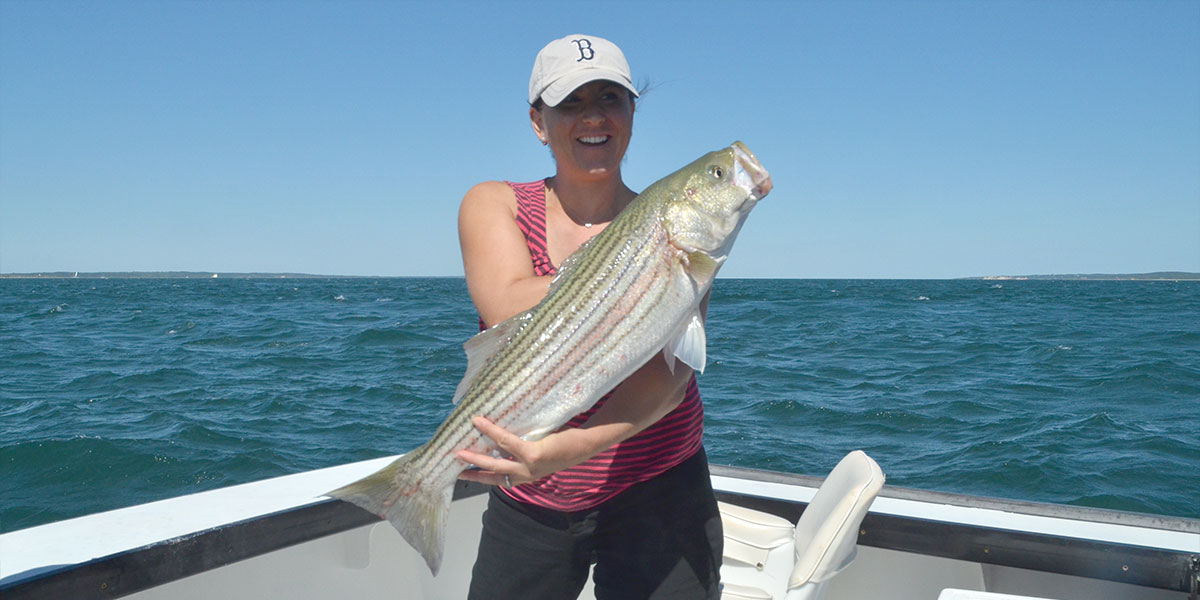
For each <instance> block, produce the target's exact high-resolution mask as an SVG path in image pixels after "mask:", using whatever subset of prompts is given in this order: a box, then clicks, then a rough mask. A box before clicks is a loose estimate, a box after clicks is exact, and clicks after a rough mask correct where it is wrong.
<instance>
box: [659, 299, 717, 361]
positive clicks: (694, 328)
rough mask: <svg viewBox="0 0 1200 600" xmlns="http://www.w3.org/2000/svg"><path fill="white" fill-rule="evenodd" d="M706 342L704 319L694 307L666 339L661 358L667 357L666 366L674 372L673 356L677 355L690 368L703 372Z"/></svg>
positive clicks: (706, 358)
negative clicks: (688, 315)
mask: <svg viewBox="0 0 1200 600" xmlns="http://www.w3.org/2000/svg"><path fill="white" fill-rule="evenodd" d="M707 343H708V342H707V336H706V335H705V333H704V319H702V318H700V310H699V309H696V310H694V311H692V314H691V316H690V317H688V318H687V319H684V321H683V323H681V324H680V325H679V329H677V330H676V331H675V333H674V334H672V335H671V337H670V339H668V340H667V345H666V347H664V348H663V358H665V359H667V368H668V369H670V370H671V373H674V372H675V358H676V357H678V358H679V360H681V361H683V364H685V365H687V366H689V367H691V368H692V370H694V371H696V372H697V373H703V372H704V366H705V363H706V362H707V361H708V349H707Z"/></svg>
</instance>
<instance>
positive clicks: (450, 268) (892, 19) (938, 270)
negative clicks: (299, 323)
mask: <svg viewBox="0 0 1200 600" xmlns="http://www.w3.org/2000/svg"><path fill="white" fill-rule="evenodd" d="M571 33H586V34H593V35H600V36H603V37H607V38H609V39H611V40H613V41H615V42H617V43H618V44H619V45H620V46H621V47H622V48H623V49H624V51H625V54H626V56H627V57H628V58H629V61H630V63H631V66H632V68H633V72H634V79H635V81H637V82H639V83H648V84H649V85H650V90H649V92H647V93H646V94H645V95H644V97H643V100H642V101H641V103H640V104H639V106H638V110H637V115H636V118H635V125H634V131H635V132H634V138H633V143H632V145H631V146H630V150H629V154H628V159H627V162H626V164H625V178H626V181H627V182H628V183H629V184H630V185H631V186H632V187H634V188H635V189H641V188H643V187H645V186H646V185H648V184H650V183H651V182H653V181H654V180H655V179H657V178H659V177H661V176H663V175H666V174H667V173H669V172H671V171H673V170H675V169H676V168H678V167H680V166H682V165H683V164H686V163H687V162H690V161H691V160H693V159H694V158H696V157H697V156H699V155H700V154H702V153H704V152H707V151H709V150H713V149H716V148H719V147H723V146H726V145H728V144H729V143H730V142H732V141H734V140H738V139H740V140H743V141H745V142H746V143H747V144H748V145H749V146H750V148H751V149H752V150H754V151H755V153H756V154H758V156H759V158H760V159H761V160H762V162H763V163H764V165H766V167H767V168H768V169H769V170H770V171H771V173H772V176H773V179H774V182H775V190H774V191H773V192H772V193H771V195H770V196H768V197H767V199H766V200H764V201H763V202H762V203H761V204H760V205H759V206H758V208H756V209H755V213H754V214H752V215H751V217H750V220H749V221H748V223H747V224H746V226H745V228H744V229H743V230H742V233H741V236H740V237H739V240H738V244H737V247H736V248H735V249H734V251H733V254H732V256H731V258H730V260H729V263H727V265H726V267H725V269H724V270H723V271H722V276H725V277H801V278H807V277H834V278H837V277H914V278H941V277H960V276H975V275H993V274H1033V273H1081V272H1082V273H1088V272H1141V271H1155V270H1189V271H1200V3H1197V2H1192V1H1179V2H1163V1H1153V0H1150V1H1143V2H1069V1H1056V2H1019V1H1005V2H986V1H980V2H949V1H945V2H917V1H908V2H841V3H809V2H794V3H785V2H748V3H741V2H714V3H705V2H697V3H684V2H647V3H633V2H629V3H622V2H605V3H558V2H553V3H551V2H502V3H482V2H444V3H443V2H422V3H404V2H283V1H271V2H266V1H264V2H53V1H51V2H23V1H13V0H0V90H2V91H0V272H5V273H12V272H38V271H57V270H64V271H157V270H197V271H222V272H227V271H267V272H278V271H290V272H307V273H323V274H345V275H460V274H461V270H462V267H461V262H460V258H459V253H458V242H457V237H456V227H455V219H456V214H457V208H458V203H459V201H460V200H461V198H462V195H463V193H464V192H465V191H466V190H467V189H468V188H469V187H470V186H471V185H473V184H474V183H476V182H479V181H483V180H487V179H510V180H521V181H524V180H532V179H536V178H539V177H542V176H544V175H548V174H550V172H551V170H552V167H553V165H552V162H551V159H550V157H549V155H548V153H547V152H546V150H545V149H543V148H542V147H541V145H540V144H538V142H537V140H536V139H535V138H534V136H533V134H532V132H531V131H530V129H529V124H528V117H527V110H526V92H527V88H528V80H529V69H530V67H531V66H532V63H533V58H534V55H535V54H536V53H537V51H538V50H539V49H540V48H541V47H542V45H543V44H545V42H547V41H549V40H550V39H553V38H556V37H560V36H563V35H567V34H571Z"/></svg>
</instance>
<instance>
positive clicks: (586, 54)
mask: <svg viewBox="0 0 1200 600" xmlns="http://www.w3.org/2000/svg"><path fill="white" fill-rule="evenodd" d="M571 43H572V44H575V48H576V49H578V50H579V58H577V59H575V62H581V61H585V60H592V58H593V57H595V56H596V51H595V50H592V40H589V39H587V38H580V39H578V40H571Z"/></svg>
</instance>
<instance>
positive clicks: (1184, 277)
mask: <svg viewBox="0 0 1200 600" xmlns="http://www.w3.org/2000/svg"><path fill="white" fill-rule="evenodd" d="M406 277H421V278H425V277H462V276H461V275H441V276H439V275H319V274H313V273H225V272H220V271H218V272H213V271H128V272H121V271H113V272H90V273H84V272H78V273H77V272H74V271H54V272H43V273H0V279H397V278H406ZM735 279H736V278H735ZM759 279H761V278H759ZM768 279H770V278H768ZM782 279H908V278H905V277H845V278H838V277H799V278H795V277H786V278H782ZM919 279H920V278H919ZM929 279H943V280H955V279H957V280H978V281H1200V273H1192V272H1187V271H1155V272H1151V273H1088V274H1051V275H983V276H975V277H945V278H929Z"/></svg>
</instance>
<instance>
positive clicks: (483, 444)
mask: <svg viewBox="0 0 1200 600" xmlns="http://www.w3.org/2000/svg"><path fill="white" fill-rule="evenodd" d="M770 189H771V180H770V176H769V175H768V174H767V171H766V170H765V169H763V167H762V165H761V164H759V162H758V159H757V158H755V157H754V155H753V154H751V153H750V151H749V150H748V149H747V148H746V146H745V145H743V144H742V143H741V142H735V143H734V144H733V145H732V146H730V147H729V148H725V149H723V150H718V151H716V152H710V153H708V154H706V155H704V156H702V157H700V158H699V159H698V160H696V161H695V162H693V163H691V164H690V165H688V166H686V167H684V168H682V169H680V170H678V171H676V172H675V173H672V174H671V175H668V176H666V177H664V178H663V179H661V180H659V181H657V182H655V183H654V184H652V185H651V186H650V187H648V188H647V189H646V190H645V191H644V192H642V193H641V194H639V195H638V196H637V198H635V199H634V200H633V201H632V202H631V203H630V204H629V205H628V206H626V207H625V209H624V210H623V211H621V213H620V214H619V215H618V216H617V218H615V219H614V220H613V221H612V223H610V224H609V226H608V227H606V228H605V229H604V231H602V232H600V233H599V234H598V235H596V236H595V237H593V238H592V239H591V240H588V241H587V242H585V243H584V244H583V245H582V246H580V248H579V249H578V250H577V251H575V252H574V253H573V254H571V255H570V256H569V257H567V258H566V259H565V260H564V261H563V263H562V265H561V266H560V267H559V270H558V275H557V276H556V277H555V278H554V280H553V281H552V283H551V284H550V288H549V291H548V292H547V294H546V297H545V298H544V299H543V300H542V301H541V302H540V303H538V305H537V306H535V307H533V308H532V309H530V310H528V311H525V312H524V313H521V314H518V315H516V316H514V317H512V318H510V319H508V320H507V321H504V322H503V323H499V324H497V325H496V326H494V327H492V328H490V329H488V330H487V331H484V332H482V333H480V334H479V335H477V336H475V337H473V338H471V339H470V340H468V341H467V342H466V343H465V344H464V345H463V347H464V349H465V350H466V352H467V370H466V373H465V375H464V376H463V379H462V382H461V383H459V385H458V389H457V391H456V393H455V396H454V401H455V403H456V406H455V407H454V409H453V410H452V411H451V413H450V415H449V416H448V417H447V418H446V420H445V421H443V422H442V424H441V425H440V426H439V427H438V429H437V431H436V432H434V434H433V437H432V439H430V440H429V441H428V442H426V443H425V444H423V445H422V446H420V447H418V448H416V449H415V450H413V451H411V452H409V453H408V454H405V455H404V456H401V457H400V458H398V459H396V460H395V461H394V462H393V463H391V464H390V465H388V466H387V467H384V468H383V469H380V470H379V471H377V472H375V473H374V474H372V475H368V476H367V477H365V478H363V479H361V480H359V481H356V482H354V483H351V484H349V485H347V486H345V487H342V488H339V489H337V490H334V491H332V492H329V494H328V495H329V496H333V497H335V498H340V499H343V500H346V501H349V502H352V503H354V504H356V505H358V506H361V507H362V508H364V509H366V510H369V511H371V512H373V513H375V514H377V515H380V516H381V517H384V518H386V519H387V520H388V521H389V522H391V524H392V526H393V527H395V528H396V530H397V531H399V532H400V535H401V536H403V537H404V539H405V540H407V541H408V543H409V544H411V545H412V546H413V548H415V549H416V550H417V551H418V552H419V553H420V554H421V556H422V557H424V559H425V562H426V564H428V565H429V569H430V570H431V571H432V572H433V574H434V575H436V574H437V572H438V569H439V567H440V566H441V562H442V552H443V547H444V544H445V539H444V538H445V527H446V520H447V518H448V515H449V512H450V500H451V495H452V492H453V488H454V483H455V481H456V480H457V479H458V475H459V473H461V472H462V471H463V470H465V469H467V468H468V465H467V464H465V463H463V462H462V461H461V460H459V459H458V458H457V457H456V456H455V454H456V453H457V452H458V451H459V450H462V449H468V450H472V451H474V452H480V453H490V452H493V451H495V450H497V446H496V445H495V444H494V443H493V442H492V441H491V440H490V439H488V438H487V437H485V436H484V435H483V434H481V433H480V432H479V431H478V430H477V429H476V428H475V427H474V425H473V424H472V422H471V419H472V418H473V417H474V416H477V415H482V416H485V417H487V418H488V419H491V420H492V421H493V422H495V423H496V424H497V425H499V426H501V427H503V428H504V429H507V430H508V431H510V432H512V433H514V434H516V435H519V436H521V437H523V438H525V439H528V440H535V439H539V438H541V437H542V436H544V435H546V434H547V433H550V432H551V431H554V430H556V429H558V428H559V427H562V426H563V425H564V424H566V423H567V421H568V420H570V419H571V417H573V416H575V415H577V414H579V413H581V412H583V411H585V410H587V409H588V408H590V407H591V406H592V405H593V404H595V403H596V401H597V400H599V399H600V398H601V397H602V396H603V395H604V394H605V393H607V392H609V391H610V390H612V389H613V388H614V387H616V386H617V384H619V383H620V382H621V381H623V380H624V379H625V378H627V377H628V376H629V375H631V374H633V372H634V371H636V370H637V369H638V368H640V367H641V366H642V365H644V364H646V362H647V361H649V360H650V359H651V358H652V357H653V356H654V355H655V354H656V353H658V352H660V351H661V352H662V353H663V356H664V357H665V358H666V360H667V364H668V365H669V366H670V368H671V370H672V371H674V367H675V359H676V358H678V359H679V360H681V361H682V362H684V363H685V364H687V365H689V366H691V367H692V368H693V369H695V370H697V371H701V372H702V371H703V370H704V364H705V335H704V323H703V320H702V317H701V315H700V308H699V307H700V302H701V300H702V299H703V298H704V296H705V294H706V293H708V290H709V288H710V287H711V285H712V282H713V278H714V277H715V276H716V273H717V270H718V269H719V268H720V266H721V264H722V263H724V261H725V259H726V257H727V256H728V255H729V250H730V248H731V247H732V245H733V241H734V238H735V237H736V236H737V233H738V231H739V230H740V229H741V227H742V223H744V222H745V219H746V216H747V215H748V214H749V213H750V209H751V208H753V207H754V205H755V203H756V202H757V201H758V200H759V199H760V198H761V197H763V196H765V195H766V194H767V192H768V191H770Z"/></svg>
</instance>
